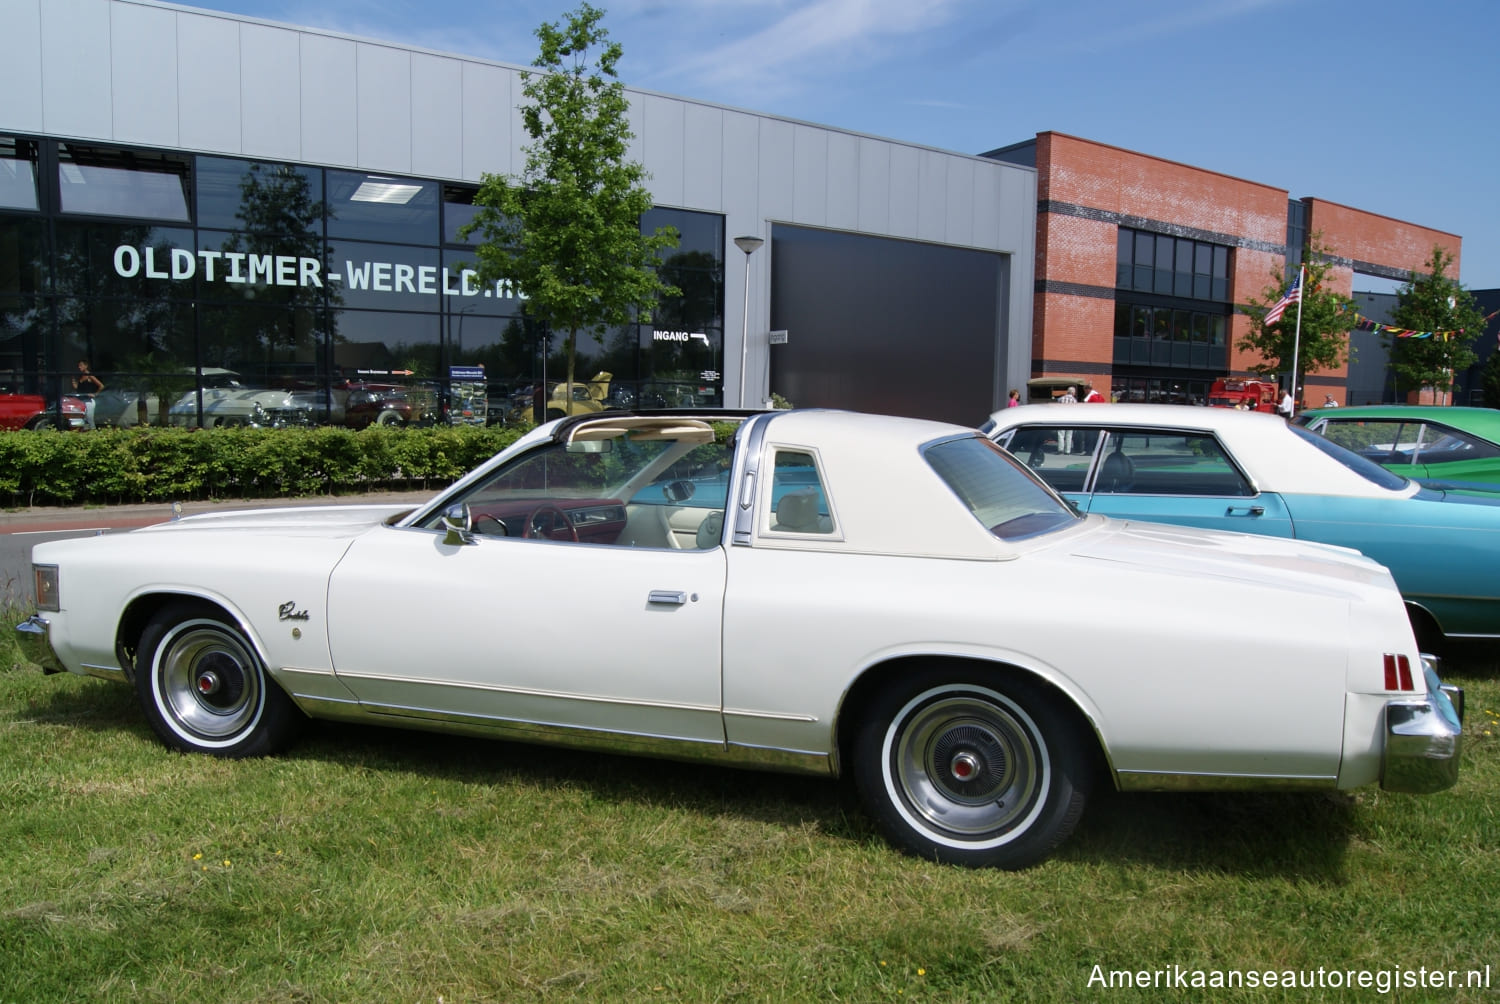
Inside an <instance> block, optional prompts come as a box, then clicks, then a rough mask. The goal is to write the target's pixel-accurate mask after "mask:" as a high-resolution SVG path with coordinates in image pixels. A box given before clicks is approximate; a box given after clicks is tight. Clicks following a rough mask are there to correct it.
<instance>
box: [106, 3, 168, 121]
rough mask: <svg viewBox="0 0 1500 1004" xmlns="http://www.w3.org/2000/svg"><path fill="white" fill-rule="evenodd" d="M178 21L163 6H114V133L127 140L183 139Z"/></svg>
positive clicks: (111, 64)
mask: <svg viewBox="0 0 1500 1004" xmlns="http://www.w3.org/2000/svg"><path fill="white" fill-rule="evenodd" d="M176 21H177V18H176V16H175V15H174V14H173V13H172V12H171V11H169V10H164V9H161V8H158V7H135V6H130V5H127V4H116V5H115V6H113V7H111V8H110V33H109V34H110V45H109V57H110V58H109V73H110V82H111V86H110V93H111V95H112V96H113V101H112V111H113V118H114V121H113V135H114V137H115V139H117V140H119V141H120V142H122V143H140V144H142V145H149V146H178V145H180V142H181V141H180V139H179V138H178V135H177V25H176Z"/></svg>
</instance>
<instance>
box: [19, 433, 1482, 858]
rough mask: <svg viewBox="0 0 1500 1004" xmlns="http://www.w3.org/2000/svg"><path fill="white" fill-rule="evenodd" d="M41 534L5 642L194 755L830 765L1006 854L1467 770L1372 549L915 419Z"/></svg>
mask: <svg viewBox="0 0 1500 1004" xmlns="http://www.w3.org/2000/svg"><path fill="white" fill-rule="evenodd" d="M1012 410H1015V409H1012ZM1089 410H1091V411H1105V410H1106V409H1102V408H1092V409H1089ZM32 557H33V562H34V573H35V589H36V601H37V610H38V612H37V613H36V614H35V615H34V616H33V617H31V618H28V619H27V620H26V621H25V622H24V623H23V624H21V625H19V626H18V627H19V633H20V637H21V638H22V640H23V643H24V645H25V648H26V651H27V652H28V654H29V657H30V658H31V659H32V660H33V661H34V662H36V663H37V664H38V665H40V666H41V667H42V668H44V669H46V670H49V671H61V670H66V671H69V672H73V673H81V674H88V675H92V676H97V677H102V678H105V679H110V680H118V681H122V682H127V683H129V684H130V685H131V686H133V687H134V688H135V690H136V693H137V695H138V696H139V700H140V703H141V706H142V708H143V710H144V714H145V718H146V720H147V721H148V722H149V723H150V726H151V728H152V729H154V730H155V732H156V733H157V735H158V736H160V738H161V739H162V740H163V741H164V742H165V743H166V744H168V745H169V746H171V747H173V748H175V749H178V750H183V751H189V752H199V753H208V754H215V755H218V756H224V757H242V756H257V755H263V754H270V753H274V752H276V751H277V750H280V749H282V748H284V747H285V746H286V745H287V744H288V742H289V741H291V740H292V738H293V737H294V735H295V733H296V731H297V729H298V728H299V726H301V725H302V724H303V723H304V722H305V720H306V719H309V718H312V719H332V720H341V721H350V722H363V723H375V724H381V725H389V726H400V727H405V728H413V729H428V730H434V731H442V732H453V733H463V734H469V735H476V736H486V737H492V738H499V739H509V740H520V741H526V742H536V743H561V744H566V745H570V746H574V747H582V748H587V749H593V750H604V751H613V752H620V753H630V754H642V755H653V756H664V757H672V758H678V759H691V760H701V761H708V762H711V763H716V764H724V765H734V766H742V767H755V768H764V769H771V770H782V771H793V772H804V773H810V774H814V775H823V776H830V777H847V778H852V782H853V785H854V787H855V789H856V791H857V792H858V794H859V796H860V798H861V801H862V803H863V805H864V806H865V807H866V809H867V811H868V812H869V814H870V816H871V818H872V819H873V820H874V821H875V822H876V824H877V825H878V826H879V828H880V829H881V830H882V832H883V833H884V834H885V835H886V836H887V838H888V839H889V840H890V841H891V842H892V843H893V844H895V845H896V846H898V847H900V848H902V849H903V850H905V851H907V852H910V853H913V854H917V855H921V856H923V857H926V858H935V859H939V860H942V861H948V862H956V863H960V864H964V865H974V866H998V867H1006V868H1017V867H1022V866H1025V865H1029V864H1031V863H1033V862H1036V861H1038V860H1039V859H1041V858H1043V857H1044V856H1046V855H1047V854H1048V853H1050V852H1051V851H1052V850H1053V849H1054V848H1055V847H1056V846H1057V845H1058V844H1059V842H1061V841H1062V840H1063V839H1064V838H1065V837H1066V836H1067V835H1068V833H1069V832H1070V831H1071V830H1072V828H1073V827H1074V825H1075V823H1076V822H1077V821H1078V819H1079V816H1080V814H1081V813H1082V811H1083V808H1084V803H1085V800H1086V798H1087V796H1088V794H1089V792H1090V791H1091V789H1092V788H1093V786H1094V785H1095V783H1096V782H1097V781H1100V780H1101V779H1102V782H1103V783H1105V784H1109V785H1113V786H1117V787H1119V788H1122V789H1172V788H1186V789H1191V790H1203V789H1213V788H1223V789H1233V790H1242V789H1247V788H1274V789H1283V788H1292V789H1344V788H1354V787H1358V786H1361V785H1371V784H1379V785H1380V786H1382V787H1383V788H1385V789H1387V790H1391V791H1402V792H1418V793H1427V792H1436V791H1439V790H1442V789H1445V788H1447V787H1449V786H1450V785H1452V784H1453V783H1454V781H1455V779H1456V777H1457V772H1458V763H1459V755H1460V746H1461V739H1462V729H1461V721H1462V713H1463V700H1462V697H1463V695H1462V692H1461V691H1460V690H1458V689H1457V688H1454V687H1451V686H1446V685H1444V684H1442V683H1441V681H1440V680H1439V678H1438V674H1437V667H1436V665H1435V663H1434V661H1433V660H1431V659H1427V658H1424V656H1423V655H1422V653H1421V652H1420V650H1419V649H1418V647H1417V643H1416V640H1415V638H1414V636H1413V633H1412V629H1411V625H1410V623H1409V622H1408V620H1407V618H1406V616H1405V614H1404V609H1403V606H1402V600H1401V595H1400V593H1399V592H1397V590H1396V588H1395V586H1394V584H1393V582H1392V580H1391V577H1390V573H1389V572H1387V571H1386V569H1384V568H1383V567H1381V566H1380V565H1378V564H1376V563H1375V562H1373V561H1371V560H1370V559H1368V558H1366V557H1363V556H1362V555H1359V554H1357V553H1356V552H1354V551H1352V550H1349V549H1346V548H1336V547H1327V546H1324V545H1319V544H1310V543H1306V542H1302V541H1297V540H1285V539H1277V538H1270V537H1255V536H1250V535H1246V534H1236V533H1216V532H1211V531H1205V530H1195V529H1187V528H1179V527H1168V526H1159V525H1154V524H1145V523H1131V522H1124V521H1116V520H1110V519H1106V518H1101V517H1099V516H1088V515H1080V514H1078V513H1076V512H1075V511H1074V510H1073V509H1072V508H1071V507H1070V506H1068V505H1067V504H1066V503H1065V502H1064V501H1063V500H1062V499H1061V498H1060V497H1059V496H1058V495H1057V494H1056V493H1055V492H1053V491H1052V490H1051V489H1050V488H1048V487H1047V486H1046V484H1045V483H1043V482H1042V481H1041V480H1040V479H1038V478H1037V477H1036V476H1035V475H1034V474H1033V473H1032V472H1031V471H1030V470H1029V469H1028V468H1027V467H1026V465H1025V464H1023V463H1020V462H1018V461H1017V460H1016V458H1014V457H1013V456H1011V455H1010V454H1009V453H1007V452H1005V451H1004V450H1002V449H1000V448H999V447H998V446H996V445H995V444H994V443H993V442H991V441H990V440H988V439H987V438H985V437H984V436H983V435H981V434H980V433H979V432H977V431H976V430H974V429H966V428H963V427H960V426H954V425H947V424H941V423H937V422H928V421H921V420H915V419H906V418H892V417H886V416H876V415H863V414H852V413H846V412H837V411H821V410H806V411H778V412H744V413H728V412H716V411H704V412H700V413H691V412H689V413H684V412H677V411H673V412H666V411H658V412H599V413H593V414H588V415H577V416H571V417H568V418H564V419H559V420H557V421H554V422H550V423H547V424H545V425H542V426H539V427H538V428H536V429H533V430H531V431H529V432H528V433H526V434H525V435H524V436H523V437H522V438H520V439H519V440H517V441H516V442H515V443H514V444H513V445H512V446H511V447H509V448H507V449H506V450H504V451H503V452H501V453H500V454H499V455H497V456H496V457H494V458H493V459H491V460H490V461H488V462H487V463H485V464H484V465H482V466H480V467H479V468H478V469H476V470H474V471H473V472H471V473H470V474H469V475H467V476H465V477H464V478H462V479H461V480H459V481H458V482H456V483H455V484H454V485H453V486H451V487H450V488H449V489H448V490H446V491H444V492H442V493H441V494H439V495H438V496H437V497H436V498H434V499H432V500H431V501H430V502H428V503H426V504H424V505H421V506H418V507H416V508H409V507H408V508H401V507H394V506H368V505H365V506H332V507H306V508H295V509H277V510H263V511H245V512H237V513H218V514H211V515H201V516H193V517H189V518H185V519H180V520H176V521H173V522H167V523H162V524H159V525H156V526H151V527H147V528H144V529H141V530H136V531H133V532H130V533H121V534H110V535H104V536H96V537H89V538H81V539H72V540H61V541H53V542H48V543H42V544H38V545H36V546H35V548H34V550H33V556H32ZM413 596H422V597H429V598H431V602H424V603H422V604H420V606H419V607H418V606H414V605H413V602H412V597H413ZM580 635H586V636H587V637H588V638H589V639H591V641H590V642H589V643H587V644H578V643H577V641H576V639H577V637H578V636H580Z"/></svg>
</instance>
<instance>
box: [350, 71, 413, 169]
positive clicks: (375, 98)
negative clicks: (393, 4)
mask: <svg viewBox="0 0 1500 1004" xmlns="http://www.w3.org/2000/svg"><path fill="white" fill-rule="evenodd" d="M411 57H412V54H411V53H410V52H408V51H407V50H405V49H394V48H391V47H390V46H387V45H369V44H366V43H364V42H361V43H359V48H358V50H357V52H356V55H355V59H356V63H357V67H358V70H357V72H358V74H359V96H358V99H357V100H358V101H359V112H358V121H359V166H360V167H364V168H371V169H374V170H376V171H392V172H395V173H398V174H410V173H411V90H412V88H411Z"/></svg>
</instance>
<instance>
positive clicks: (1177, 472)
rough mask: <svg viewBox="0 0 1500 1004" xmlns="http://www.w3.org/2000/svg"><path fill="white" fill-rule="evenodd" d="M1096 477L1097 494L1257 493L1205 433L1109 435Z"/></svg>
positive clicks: (1131, 433)
mask: <svg viewBox="0 0 1500 1004" xmlns="http://www.w3.org/2000/svg"><path fill="white" fill-rule="evenodd" d="M1102 449H1103V452H1102V454H1101V455H1100V457H1099V463H1098V470H1097V471H1096V473H1095V475H1094V486H1093V488H1094V492H1095V493H1096V494H1117V495H1126V494H1128V495H1194V496H1230V497H1235V498H1244V497H1248V496H1251V495H1254V494H1255V488H1254V487H1253V486H1252V485H1251V484H1250V482H1249V480H1248V479H1247V478H1246V477H1245V476H1244V474H1242V473H1241V472H1240V470H1239V468H1238V467H1236V466H1235V465H1234V462H1233V461H1231V460H1230V459H1229V455H1228V453H1226V452H1225V450H1224V448H1223V446H1222V445H1221V444H1220V443H1219V441H1218V440H1217V439H1216V438H1214V437H1213V436H1212V435H1209V434H1207V433H1183V432H1169V431H1162V432H1155V431H1140V430H1130V431H1111V432H1110V434H1109V436H1108V438H1107V439H1106V441H1105V442H1104V444H1103V447H1102Z"/></svg>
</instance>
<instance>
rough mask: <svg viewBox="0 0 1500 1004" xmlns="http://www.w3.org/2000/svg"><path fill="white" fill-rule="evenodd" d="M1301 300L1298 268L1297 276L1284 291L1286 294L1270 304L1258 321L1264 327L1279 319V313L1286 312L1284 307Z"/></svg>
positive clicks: (1299, 271)
mask: <svg viewBox="0 0 1500 1004" xmlns="http://www.w3.org/2000/svg"><path fill="white" fill-rule="evenodd" d="M1301 301H1302V271H1301V269H1298V271H1297V278H1295V279H1293V280H1292V288H1291V289H1289V290H1287V291H1286V295H1285V296H1283V297H1282V298H1281V299H1279V300H1277V301H1276V302H1275V303H1274V304H1272V306H1271V309H1270V310H1268V311H1266V316H1265V317H1263V318H1261V321H1260V323H1261V324H1262V325H1264V326H1266V327H1269V326H1271V325H1272V324H1275V323H1276V322H1277V321H1279V320H1281V315H1282V314H1284V313H1286V308H1288V307H1290V306H1291V305H1292V304H1294V303H1300V302H1301Z"/></svg>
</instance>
